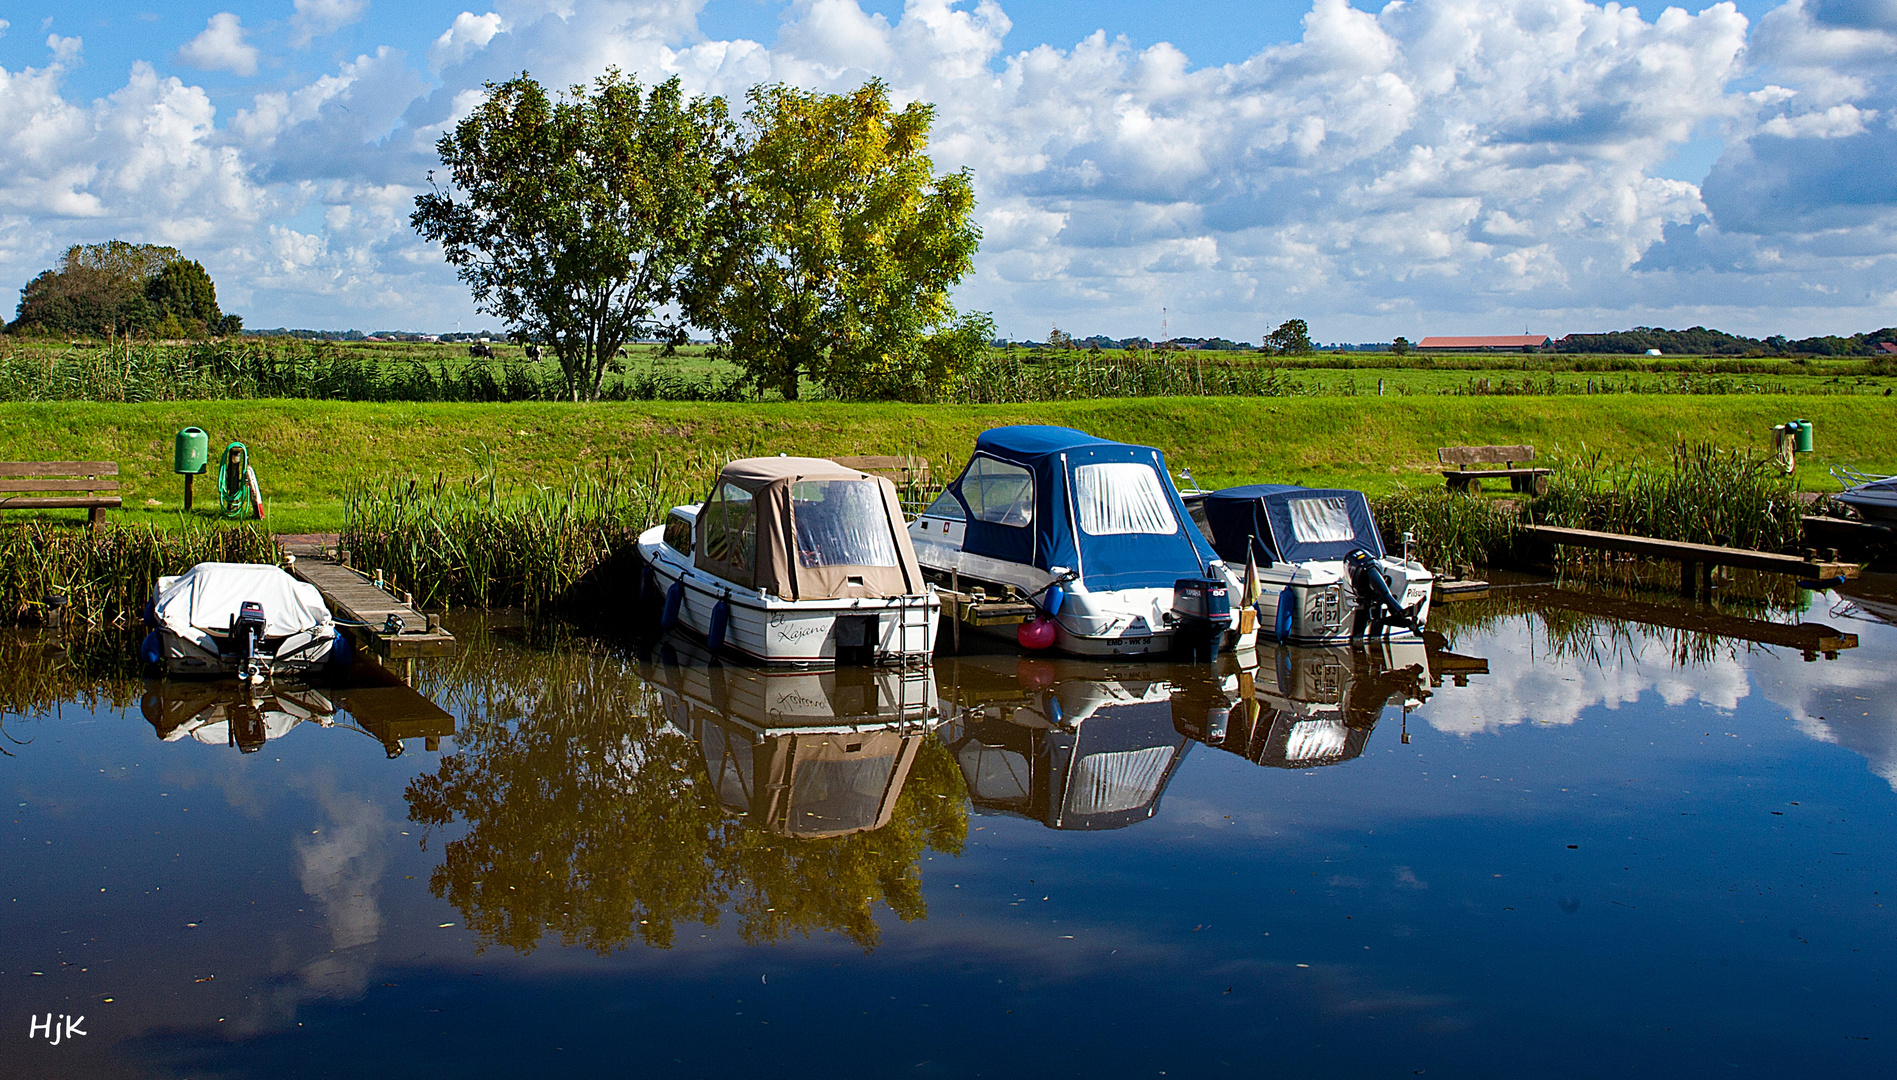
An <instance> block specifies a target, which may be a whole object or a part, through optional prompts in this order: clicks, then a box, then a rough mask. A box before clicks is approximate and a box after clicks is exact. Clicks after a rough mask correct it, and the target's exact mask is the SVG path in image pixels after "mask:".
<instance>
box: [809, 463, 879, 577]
mask: <svg viewBox="0 0 1897 1080" xmlns="http://www.w3.org/2000/svg"><path fill="white" fill-rule="evenodd" d="M790 516H791V519H792V520H793V521H795V522H796V523H797V565H799V566H802V567H804V568H806V569H811V568H815V567H819V566H895V565H896V538H895V536H894V535H892V534H891V532H890V527H889V512H888V511H887V510H886V509H884V507H883V492H882V488H881V486H880V485H878V484H877V483H876V481H874V480H800V481H798V482H797V483H795V484H792V485H791V486H790Z"/></svg>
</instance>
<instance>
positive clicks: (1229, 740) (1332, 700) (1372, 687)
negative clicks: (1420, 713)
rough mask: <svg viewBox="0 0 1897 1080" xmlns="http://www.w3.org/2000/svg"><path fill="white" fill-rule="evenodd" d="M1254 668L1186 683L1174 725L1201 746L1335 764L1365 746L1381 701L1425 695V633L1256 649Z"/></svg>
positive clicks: (1265, 761) (1279, 764)
mask: <svg viewBox="0 0 1897 1080" xmlns="http://www.w3.org/2000/svg"><path fill="white" fill-rule="evenodd" d="M1259 659H1260V661H1261V662H1260V664H1259V665H1258V667H1257V668H1255V669H1243V670H1238V671H1235V672H1229V673H1227V674H1225V675H1224V676H1223V677H1222V678H1221V679H1220V680H1219V683H1218V685H1217V687H1216V689H1215V690H1214V688H1212V687H1209V686H1206V687H1194V686H1192V685H1190V684H1188V685H1186V686H1183V687H1181V688H1180V690H1179V691H1178V692H1177V693H1176V696H1175V707H1174V710H1173V715H1174V717H1175V720H1176V722H1177V723H1178V725H1179V731H1180V732H1181V733H1182V734H1184V735H1187V736H1189V737H1191V738H1193V739H1196V740H1197V741H1199V742H1202V743H1205V744H1206V745H1207V746H1211V747H1216V748H1217V749H1220V750H1224V751H1226V752H1228V753H1232V754H1237V755H1238V756H1239V757H1242V758H1244V759H1246V760H1247V761H1252V762H1256V763H1257V764H1259V765H1269V766H1272V767H1274V768H1280V769H1308V768H1313V767H1316V766H1319V765H1336V764H1338V763H1340V762H1344V761H1349V760H1351V759H1352V758H1355V757H1357V756H1358V755H1360V754H1362V753H1363V750H1364V746H1365V744H1367V743H1368V742H1369V741H1370V733H1371V731H1372V730H1374V729H1375V728H1376V726H1377V721H1378V720H1380V719H1382V717H1383V710H1384V709H1385V708H1387V707H1389V706H1391V705H1400V706H1401V707H1402V708H1403V711H1404V712H1405V714H1407V713H1408V711H1409V710H1410V709H1413V708H1415V707H1416V706H1418V705H1421V704H1422V703H1423V700H1424V699H1426V698H1428V697H1429V694H1430V691H1429V670H1430V668H1429V655H1428V652H1427V650H1426V648H1425V646H1424V644H1423V643H1422V642H1421V641H1386V642H1380V643H1376V644H1372V645H1369V646H1367V647H1364V646H1360V647H1354V648H1353V647H1348V646H1331V647H1316V648H1301V647H1295V646H1288V645H1287V646H1279V647H1278V648H1276V649H1274V650H1269V651H1261V653H1260V654H1259Z"/></svg>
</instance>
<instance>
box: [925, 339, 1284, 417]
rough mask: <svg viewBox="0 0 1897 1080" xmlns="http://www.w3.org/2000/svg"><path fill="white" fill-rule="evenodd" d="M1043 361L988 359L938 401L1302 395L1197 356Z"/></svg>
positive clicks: (1132, 354) (1256, 369) (1262, 372)
mask: <svg viewBox="0 0 1897 1080" xmlns="http://www.w3.org/2000/svg"><path fill="white" fill-rule="evenodd" d="M1043 355H1045V356H1046V358H1045V359H1036V360H1034V361H1029V360H1028V359H1026V358H1025V357H1023V356H1022V355H1021V354H1019V353H1016V352H1013V351H1012V350H1010V351H1008V352H999V353H990V354H989V355H988V356H987V357H985V358H983V359H982V360H979V361H977V362H976V363H974V364H973V365H971V366H969V367H968V368H966V369H965V370H963V371H962V372H960V373H959V374H958V375H957V376H956V378H955V380H954V382H953V383H951V384H950V385H949V386H948V387H947V389H945V390H944V391H943V393H942V394H941V398H940V399H941V400H943V401H950V402H956V403H959V404H965V405H1012V404H1021V403H1026V402H1035V401H1077V400H1085V399H1089V398H1129V397H1289V396H1291V395H1293V394H1297V393H1300V392H1301V391H1302V387H1301V386H1300V385H1299V384H1298V382H1297V381H1296V380H1294V379H1292V378H1291V376H1290V375H1288V374H1286V373H1285V372H1283V371H1280V370H1278V369H1277V368H1274V367H1264V366H1261V365H1259V364H1256V363H1248V362H1243V361H1239V362H1234V361H1230V360H1207V359H1206V358H1205V354H1204V353H1200V352H1181V353H1160V352H1144V351H1141V350H1131V351H1129V352H1127V353H1126V354H1124V355H1109V354H1105V353H1102V354H1099V355H1094V354H1092V353H1085V352H1072V353H1067V354H1060V353H1053V354H1043Z"/></svg>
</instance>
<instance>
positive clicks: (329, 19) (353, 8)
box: [290, 0, 369, 49]
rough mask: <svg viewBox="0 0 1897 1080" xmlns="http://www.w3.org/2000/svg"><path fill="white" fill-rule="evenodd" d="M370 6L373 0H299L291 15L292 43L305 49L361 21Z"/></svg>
mask: <svg viewBox="0 0 1897 1080" xmlns="http://www.w3.org/2000/svg"><path fill="white" fill-rule="evenodd" d="M368 10H369V0H296V14H294V15H291V16H290V44H291V46H293V47H295V48H298V49H301V48H303V47H304V46H305V45H308V44H309V43H310V42H311V41H314V40H315V39H317V38H319V37H322V36H323V35H324V34H333V33H335V32H336V31H338V30H341V29H342V28H343V27H345V26H349V25H351V24H353V23H355V22H357V21H358V20H360V19H361V18H362V16H363V14H364V13H365V12H367V11H368Z"/></svg>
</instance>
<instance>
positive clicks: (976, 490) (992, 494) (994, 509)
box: [962, 457, 1034, 528]
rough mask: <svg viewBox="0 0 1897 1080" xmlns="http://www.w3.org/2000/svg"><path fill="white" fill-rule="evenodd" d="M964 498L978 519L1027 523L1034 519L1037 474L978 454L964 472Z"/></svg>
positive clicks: (1001, 523) (1018, 524) (1003, 522)
mask: <svg viewBox="0 0 1897 1080" xmlns="http://www.w3.org/2000/svg"><path fill="white" fill-rule="evenodd" d="M962 498H963V499H964V500H966V501H967V502H968V510H969V513H971V514H973V515H974V516H975V520H976V521H988V522H993V523H994V524H996V525H1012V526H1015V527H1017V528H1020V527H1024V526H1026V525H1028V524H1030V523H1031V522H1032V521H1033V520H1034V474H1033V473H1031V472H1029V471H1027V470H1026V469H1024V468H1022V467H1021V466H1019V465H1009V464H1007V463H1005V462H1000V461H996V460H994V459H993V458H985V457H978V458H976V459H975V460H974V461H973V462H971V463H970V464H969V466H968V471H967V472H966V473H963V474H962Z"/></svg>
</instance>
